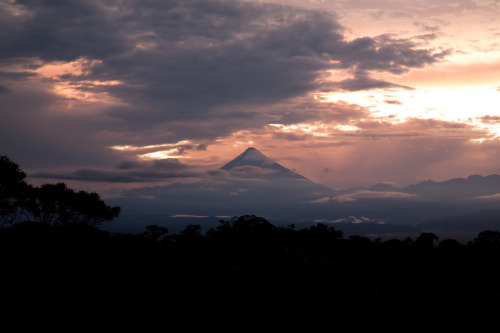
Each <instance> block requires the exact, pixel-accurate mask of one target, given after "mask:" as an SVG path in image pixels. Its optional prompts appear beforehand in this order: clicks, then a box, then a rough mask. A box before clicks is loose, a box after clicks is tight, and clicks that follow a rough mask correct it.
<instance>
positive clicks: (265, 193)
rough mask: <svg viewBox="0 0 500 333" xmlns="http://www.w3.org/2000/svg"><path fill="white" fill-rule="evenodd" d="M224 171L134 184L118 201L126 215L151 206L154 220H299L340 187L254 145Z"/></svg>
mask: <svg viewBox="0 0 500 333" xmlns="http://www.w3.org/2000/svg"><path fill="white" fill-rule="evenodd" d="M219 171H221V172H219V173H213V174H216V176H215V177H214V176H212V177H211V178H209V179H208V180H200V181H198V182H195V183H174V184H170V185H166V186H157V187H145V188H138V189H132V190H129V191H127V193H125V194H124V195H123V197H122V198H120V199H118V200H117V201H116V202H115V201H113V202H114V203H115V204H117V205H119V206H122V207H127V208H128V210H127V211H125V210H124V212H123V213H122V218H121V219H122V220H123V219H124V218H126V215H127V214H130V215H143V214H144V212H147V214H148V215H149V217H145V218H144V220H145V221H146V220H149V221H151V216H155V217H158V216H160V217H161V216H163V217H172V216H197V217H201V216H203V217H214V216H241V215H258V216H264V217H266V218H268V219H270V220H286V221H295V220H302V219H311V218H314V216H315V213H316V210H317V208H318V205H317V203H318V202H322V200H324V198H328V197H331V196H332V195H334V190H332V189H330V188H328V187H326V186H324V185H321V184H318V183H315V182H313V181H311V180H309V179H307V178H306V177H304V176H302V175H300V174H298V173H296V172H294V171H292V170H290V169H288V168H286V167H284V166H282V165H280V164H279V163H276V162H275V161H273V160H272V159H270V158H268V157H267V156H265V155H264V154H263V153H261V152H260V151H259V150H257V149H256V148H254V147H250V148H248V149H246V150H245V151H244V152H243V153H241V154H240V155H238V156H237V157H236V158H234V159H233V160H231V161H229V162H228V163H226V164H224V165H223V166H222V167H220V169H219ZM135 219H136V220H137V218H135ZM134 223H135V222H134Z"/></svg>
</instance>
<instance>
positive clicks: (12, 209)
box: [0, 156, 32, 225]
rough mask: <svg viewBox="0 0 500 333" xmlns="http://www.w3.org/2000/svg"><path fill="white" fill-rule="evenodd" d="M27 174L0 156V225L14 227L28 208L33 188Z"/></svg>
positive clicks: (5, 157)
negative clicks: (27, 200) (27, 181)
mask: <svg viewBox="0 0 500 333" xmlns="http://www.w3.org/2000/svg"><path fill="white" fill-rule="evenodd" d="M25 178H26V173H25V172H24V171H22V170H21V168H20V167H19V165H18V164H16V163H14V162H13V161H12V160H11V159H10V158H9V157H7V156H0V225H12V224H13V223H14V222H15V221H17V220H18V219H19V216H20V213H21V212H22V210H23V209H24V208H26V199H27V197H28V194H29V193H30V192H31V190H32V187H31V186H30V185H28V184H27V183H26V181H25Z"/></svg>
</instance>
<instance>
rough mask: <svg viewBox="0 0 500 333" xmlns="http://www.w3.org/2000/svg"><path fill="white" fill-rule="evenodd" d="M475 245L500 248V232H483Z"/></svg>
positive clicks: (474, 241) (476, 239)
mask: <svg viewBox="0 0 500 333" xmlns="http://www.w3.org/2000/svg"><path fill="white" fill-rule="evenodd" d="M473 243H474V244H476V245H481V246H492V245H496V246H500V232H499V231H494V230H484V231H481V232H480V233H479V234H478V235H477V237H476V238H474V240H473Z"/></svg>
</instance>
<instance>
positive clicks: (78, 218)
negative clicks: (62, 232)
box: [29, 183, 121, 226]
mask: <svg viewBox="0 0 500 333" xmlns="http://www.w3.org/2000/svg"><path fill="white" fill-rule="evenodd" d="M30 199H31V200H30V205H29V209H30V213H31V215H32V218H33V219H34V220H35V221H38V222H44V223H48V224H68V223H86V224H89V225H93V226H97V225H100V224H102V223H104V222H109V221H111V220H112V219H114V218H116V217H118V215H119V214H120V211H121V208H120V207H110V206H108V205H106V204H105V203H104V201H102V200H101V198H100V196H99V194H97V193H95V192H94V193H89V192H86V191H78V192H76V191H74V190H73V189H71V188H68V187H67V186H66V184H64V183H57V184H44V185H42V186H40V187H38V188H35V190H34V192H33V196H32V198H30Z"/></svg>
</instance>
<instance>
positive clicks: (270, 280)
mask: <svg viewBox="0 0 500 333" xmlns="http://www.w3.org/2000/svg"><path fill="white" fill-rule="evenodd" d="M25 176H26V174H25V173H24V172H23V171H22V170H21V169H20V168H19V166H18V165H17V164H16V163H14V162H12V161H11V160H10V159H9V158H8V157H6V156H2V157H1V158H0V215H1V216H0V218H1V221H2V227H1V228H0V251H1V253H2V262H1V266H2V273H1V275H0V276H1V277H0V281H1V286H2V297H1V304H2V306H1V309H0V316H1V321H2V324H3V325H6V324H7V323H8V324H10V325H15V327H16V328H18V329H19V330H22V329H34V328H36V329H39V328H42V327H48V328H53V329H59V328H61V329H65V328H67V329H68V330H69V331H74V330H75V329H85V330H89V329H135V330H145V329H146V330H147V329H154V328H168V327H173V326H172V325H181V326H183V327H185V328H189V327H194V326H195V325H202V326H205V327H208V326H209V325H221V324H222V323H225V324H232V325H239V326H240V327H249V326H252V325H255V326H258V325H262V324H264V323H266V325H268V324H269V323H271V322H272V323H275V324H278V325H280V327H282V328H284V327H286V325H292V326H293V325H298V324H308V325H309V326H310V327H312V326H311V325H313V324H314V323H322V324H325V323H329V324H330V325H332V327H339V326H338V325H339V324H340V323H341V322H342V323H347V324H349V326H351V327H356V326H359V327H361V326H362V325H364V326H365V327H366V326H367V327H376V326H377V325H384V327H388V325H390V324H391V323H394V322H396V321H398V322H404V323H406V324H405V325H407V326H408V325H409V326H411V327H417V326H418V325H422V326H425V325H430V323H434V324H433V325H435V323H436V321H439V322H440V323H444V324H446V325H451V324H452V323H461V324H462V323H465V322H467V323H473V324H474V325H479V324H481V323H485V322H488V321H489V320H492V321H493V320H495V319H496V318H497V316H498V314H499V313H500V312H499V311H500V284H499V281H500V260H499V259H500V232H499V231H495V230H485V231H483V232H480V233H479V234H478V235H477V237H476V238H474V240H472V241H470V242H468V243H465V244H464V243H460V242H458V241H456V240H454V239H444V240H440V239H439V238H438V236H436V235H434V234H432V233H422V234H420V235H419V236H418V237H416V238H415V239H412V238H410V237H408V238H406V239H389V240H385V241H382V240H381V239H369V238H367V237H363V236H349V237H344V235H343V233H342V231H340V230H337V229H335V228H334V227H332V226H328V225H326V224H321V223H318V224H316V225H313V226H310V227H308V228H302V229H297V228H296V227H295V225H289V226H287V227H277V226H274V225H273V224H271V223H270V222H268V221H267V220H266V219H265V218H263V217H259V216H254V215H243V216H238V217H234V218H232V219H229V220H221V221H220V223H219V225H218V226H217V227H214V228H211V229H209V230H208V231H206V232H204V233H202V232H201V230H202V229H201V226H200V225H189V226H187V227H186V228H185V229H184V230H183V231H181V232H179V233H175V234H170V233H169V231H168V229H167V228H165V227H161V226H158V225H149V226H148V227H147V228H146V230H145V231H144V232H143V233H140V234H132V233H112V232H109V231H105V230H103V229H102V228H101V226H102V225H103V224H105V223H106V222H109V221H111V220H112V219H113V218H115V217H117V216H118V215H119V213H120V208H119V207H110V206H107V205H106V204H105V203H104V201H103V200H101V199H100V197H99V195H98V194H95V193H87V192H75V191H73V190H72V189H70V188H68V187H67V186H66V185H65V184H64V183H59V184H55V185H48V184H47V185H42V186H40V187H33V186H30V185H28V184H26V182H25Z"/></svg>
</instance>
